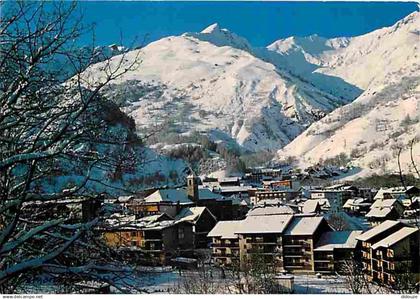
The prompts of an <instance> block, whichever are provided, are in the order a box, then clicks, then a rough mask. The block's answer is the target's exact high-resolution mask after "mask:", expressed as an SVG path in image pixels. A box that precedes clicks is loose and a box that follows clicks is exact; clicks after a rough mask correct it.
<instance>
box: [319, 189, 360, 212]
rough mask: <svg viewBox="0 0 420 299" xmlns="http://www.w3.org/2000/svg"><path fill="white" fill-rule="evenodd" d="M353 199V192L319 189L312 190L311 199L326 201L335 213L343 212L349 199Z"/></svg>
mask: <svg viewBox="0 0 420 299" xmlns="http://www.w3.org/2000/svg"><path fill="white" fill-rule="evenodd" d="M351 197H352V191H351V190H330V189H318V190H311V199H316V200H319V199H326V200H327V201H328V203H329V206H330V211H331V212H333V213H337V212H341V211H342V210H343V205H344V203H345V202H346V201H347V199H349V198H351Z"/></svg>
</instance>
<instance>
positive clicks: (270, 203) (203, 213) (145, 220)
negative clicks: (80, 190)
mask: <svg viewBox="0 0 420 299" xmlns="http://www.w3.org/2000/svg"><path fill="white" fill-rule="evenodd" d="M419 195H420V192H419V189H418V188H416V187H413V186H411V187H405V188H382V189H380V190H379V191H375V190H371V189H368V188H356V187H354V186H351V185H334V186H330V187H322V188H321V187H305V186H302V185H301V183H300V182H299V179H298V178H296V177H293V176H290V175H281V172H279V171H277V170H275V169H258V170H256V171H254V172H250V173H247V174H246V176H244V177H229V178H219V179H214V178H201V179H200V178H198V177H196V176H194V175H190V176H188V178H187V186H186V187H185V188H175V189H159V190H153V191H151V192H148V194H144V196H130V197H120V198H118V199H114V200H106V202H105V203H103V205H104V206H106V209H105V210H108V214H107V217H106V220H105V221H104V225H103V227H102V234H103V236H104V240H105V241H106V242H107V244H108V245H109V246H112V247H115V248H118V249H119V250H121V251H124V252H128V253H130V254H131V255H135V256H137V257H141V259H137V260H141V261H142V262H144V263H149V264H156V265H157V264H159V265H161V264H170V263H171V261H173V260H175V259H176V258H180V257H182V258H187V259H191V258H194V257H196V256H197V255H196V254H197V252H199V251H200V250H201V249H204V250H205V249H207V250H209V249H210V250H211V256H212V258H211V261H212V263H213V264H214V265H216V266H219V267H223V268H229V267H238V269H242V270H246V269H247V267H249V266H250V265H251V264H252V262H253V260H254V258H255V257H258V258H259V259H260V260H262V261H264V262H265V263H267V264H268V265H271V266H272V269H273V271H276V272H289V273H336V272H342V271H343V269H344V266H345V264H346V263H347V262H348V263H350V262H352V261H353V260H354V259H356V260H362V261H363V268H364V271H365V272H366V274H367V275H368V277H369V278H370V279H371V280H372V281H376V282H381V283H386V284H392V283H393V282H395V281H396V278H395V275H394V274H395V273H396V272H398V271H399V269H405V270H406V269H409V270H410V271H411V272H410V273H417V274H418V273H420V271H419V269H418V268H419V228H418V227H417V226H416V225H415V220H416V218H418V213H419V205H418V204H419ZM331 215H347V217H348V218H349V219H350V218H351V219H362V220H367V221H364V222H363V221H360V226H358V223H359V222H357V221H353V222H354V223H352V225H351V226H349V227H348V228H345V229H340V230H337V229H335V228H334V226H333V225H331V223H330V221H331ZM355 223H356V225H355ZM362 223H363V225H362ZM403 264H404V266H403Z"/></svg>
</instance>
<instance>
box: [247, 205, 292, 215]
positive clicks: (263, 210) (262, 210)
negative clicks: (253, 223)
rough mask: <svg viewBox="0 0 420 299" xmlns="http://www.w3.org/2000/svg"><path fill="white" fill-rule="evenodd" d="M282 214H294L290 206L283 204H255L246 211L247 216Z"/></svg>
mask: <svg viewBox="0 0 420 299" xmlns="http://www.w3.org/2000/svg"><path fill="white" fill-rule="evenodd" d="M282 214H294V211H293V209H292V208H290V207H288V206H284V205H275V206H265V207H261V206H257V207H255V208H253V209H252V210H250V211H249V212H248V216H267V215H282Z"/></svg>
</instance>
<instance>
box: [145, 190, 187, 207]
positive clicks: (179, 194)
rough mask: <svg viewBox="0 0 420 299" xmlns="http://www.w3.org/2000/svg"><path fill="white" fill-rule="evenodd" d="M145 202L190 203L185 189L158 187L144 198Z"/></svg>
mask: <svg viewBox="0 0 420 299" xmlns="http://www.w3.org/2000/svg"><path fill="white" fill-rule="evenodd" d="M145 201H146V202H147V203H152V202H172V203H178V202H179V203H180V204H192V202H191V200H190V199H189V198H188V196H187V192H186V190H185V189H160V190H157V191H155V192H154V193H152V194H150V195H149V196H147V197H146V198H145Z"/></svg>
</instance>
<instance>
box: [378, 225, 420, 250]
mask: <svg viewBox="0 0 420 299" xmlns="http://www.w3.org/2000/svg"><path fill="white" fill-rule="evenodd" d="M419 231H420V230H419V229H418V228H415V227H403V228H401V229H400V230H398V231H396V232H395V233H393V234H391V235H389V236H388V237H386V238H385V239H382V240H381V241H379V242H377V243H375V244H373V245H372V249H374V250H375V249H377V248H379V247H390V246H392V245H394V244H397V243H398V242H400V241H402V240H404V239H405V238H407V237H408V236H410V235H411V234H414V233H418V232H419Z"/></svg>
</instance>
